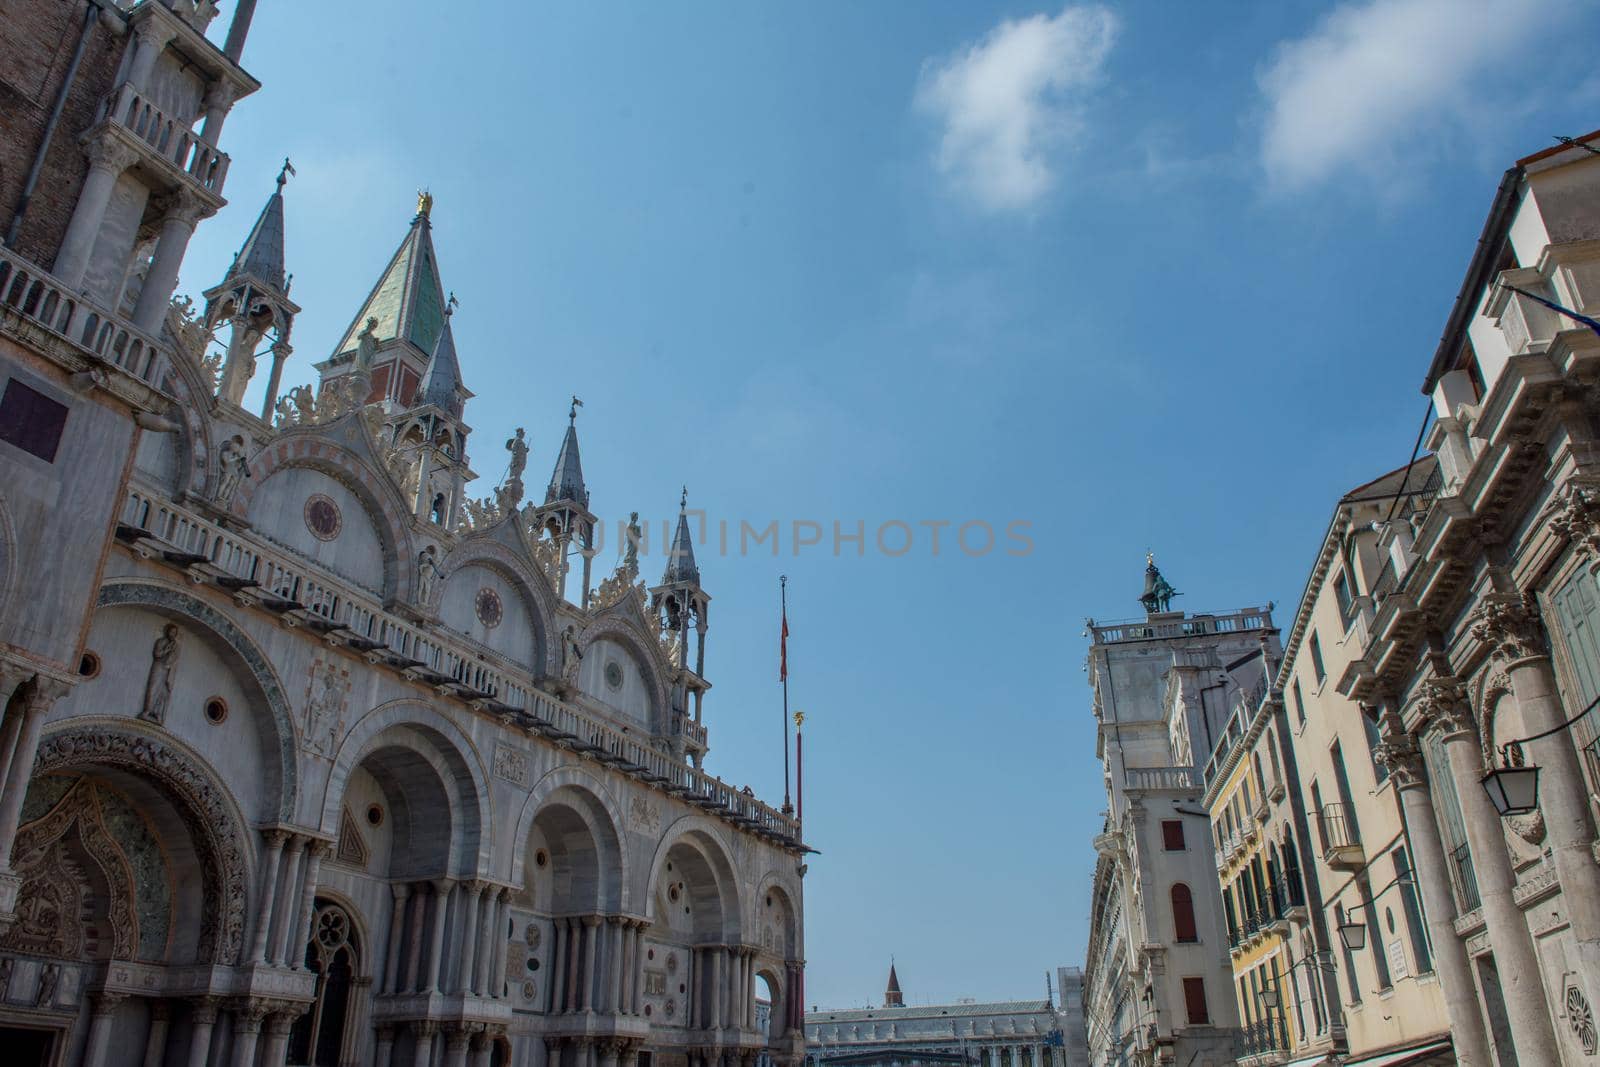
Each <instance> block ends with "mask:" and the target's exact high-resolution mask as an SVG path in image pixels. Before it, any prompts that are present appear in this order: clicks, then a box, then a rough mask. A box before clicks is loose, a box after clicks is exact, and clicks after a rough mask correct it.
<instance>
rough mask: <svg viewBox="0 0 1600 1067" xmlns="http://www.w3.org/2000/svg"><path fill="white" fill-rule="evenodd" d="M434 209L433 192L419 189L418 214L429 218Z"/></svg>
mask: <svg viewBox="0 0 1600 1067" xmlns="http://www.w3.org/2000/svg"><path fill="white" fill-rule="evenodd" d="M432 211H433V194H432V193H430V192H428V190H426V189H418V190H417V214H418V215H421V216H422V217H423V218H427V217H428V216H429V214H431V213H432Z"/></svg>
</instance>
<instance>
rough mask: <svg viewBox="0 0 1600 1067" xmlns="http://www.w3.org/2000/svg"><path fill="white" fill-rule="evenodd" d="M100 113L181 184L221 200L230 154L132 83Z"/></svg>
mask: <svg viewBox="0 0 1600 1067" xmlns="http://www.w3.org/2000/svg"><path fill="white" fill-rule="evenodd" d="M101 109H102V115H101V117H102V118H103V119H105V120H106V121H109V122H112V123H115V124H116V125H118V126H120V127H122V128H123V129H125V130H127V131H128V132H129V133H131V134H133V135H134V137H135V138H137V139H138V140H139V141H142V142H143V143H144V144H145V145H146V146H148V147H149V148H150V149H151V150H152V151H153V152H154V153H155V155H156V156H157V157H158V158H159V159H161V160H162V161H163V162H164V163H167V164H170V166H171V168H172V169H173V170H175V171H176V172H177V173H178V174H180V175H182V179H181V180H183V181H185V182H187V183H189V184H191V185H193V186H195V187H197V188H199V189H201V190H204V191H205V192H207V193H209V194H211V195H212V196H215V197H221V196H222V185H223V182H224V180H226V178H227V176H228V164H229V162H230V160H229V158H228V154H227V153H226V152H223V151H220V150H218V149H217V148H216V147H215V146H213V145H210V144H207V143H206V142H205V141H204V140H202V139H201V138H200V135H199V134H198V133H196V132H195V131H194V130H192V129H190V128H189V126H188V124H187V123H184V122H181V121H179V120H177V119H175V118H173V117H172V116H170V115H168V114H166V113H165V112H163V111H162V110H161V109H160V108H158V107H156V105H155V104H153V103H151V101H150V100H149V99H148V98H146V97H145V96H143V95H142V94H141V93H140V92H139V91H138V90H137V89H135V88H134V86H133V84H132V83H131V82H124V83H123V84H122V85H121V86H120V87H118V88H116V89H113V90H112V91H111V93H110V95H108V96H107V97H106V98H105V100H104V102H103V103H102V105H101Z"/></svg>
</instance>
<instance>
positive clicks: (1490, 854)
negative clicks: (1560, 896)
mask: <svg viewBox="0 0 1600 1067" xmlns="http://www.w3.org/2000/svg"><path fill="white" fill-rule="evenodd" d="M1430 691H1431V692H1432V693H1433V694H1434V696H1433V706H1434V707H1436V708H1437V711H1436V717H1437V718H1438V719H1439V721H1440V723H1441V725H1442V727H1443V729H1444V730H1445V735H1444V740H1445V751H1446V754H1447V755H1448V756H1449V759H1450V772H1451V775H1452V777H1453V778H1454V779H1455V786H1456V795H1457V797H1458V798H1459V799H1460V801H1461V815H1462V821H1463V822H1464V823H1465V824H1466V831H1467V844H1468V846H1469V847H1470V848H1471V850H1472V867H1473V871H1474V873H1475V874H1476V875H1477V880H1478V897H1479V899H1480V900H1482V901H1483V919H1484V923H1485V925H1486V926H1487V927H1488V931H1489V941H1490V943H1491V944H1492V945H1493V946H1494V958H1495V967H1496V969H1497V970H1498V971H1499V974H1500V983H1501V988H1502V990H1503V991H1504V994H1505V1004H1506V1016H1507V1018H1508V1020H1509V1022H1510V1025H1511V1035H1512V1040H1513V1042H1514V1043H1515V1045H1516V1049H1517V1058H1518V1059H1519V1060H1522V1061H1524V1062H1528V1063H1559V1062H1560V1055H1559V1053H1558V1052H1557V1047H1556V1039H1555V1032H1554V1030H1553V1029H1552V1028H1551V1025H1550V1012H1549V1010H1548V1009H1547V1007H1546V1004H1545V992H1544V985H1543V983H1542V982H1541V980H1540V977H1539V975H1540V972H1539V961H1538V956H1537V954H1536V953H1535V952H1534V949H1533V940H1532V938H1531V937H1530V936H1529V934H1528V925H1527V921H1526V919H1525V918H1524V917H1523V914H1522V909H1521V908H1519V907H1518V906H1517V902H1516V900H1515V899H1513V897H1512V888H1513V886H1514V885H1515V884H1516V878H1515V876H1514V875H1513V873H1512V870H1511V857H1510V855H1509V853H1508V852H1507V851H1506V840H1505V831H1504V829H1503V828H1502V826H1501V821H1500V816H1499V814H1498V813H1496V811H1495V810H1494V806H1493V805H1492V804H1490V803H1489V796H1488V794H1487V793H1485V792H1484V791H1483V786H1482V785H1481V784H1479V779H1480V778H1482V777H1483V773H1484V768H1483V758H1482V756H1481V755H1480V754H1479V750H1478V738H1477V723H1476V721H1475V720H1474V718H1473V714H1472V709H1471V707H1470V706H1468V704H1467V701H1466V695H1465V693H1463V692H1462V691H1461V688H1460V686H1459V684H1456V685H1441V684H1440V683H1438V682H1434V683H1430ZM1425 699H1427V698H1425ZM1369 950H1371V951H1376V948H1375V947H1374V948H1371V949H1369Z"/></svg>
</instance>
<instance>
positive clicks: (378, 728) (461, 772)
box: [317, 699, 494, 877]
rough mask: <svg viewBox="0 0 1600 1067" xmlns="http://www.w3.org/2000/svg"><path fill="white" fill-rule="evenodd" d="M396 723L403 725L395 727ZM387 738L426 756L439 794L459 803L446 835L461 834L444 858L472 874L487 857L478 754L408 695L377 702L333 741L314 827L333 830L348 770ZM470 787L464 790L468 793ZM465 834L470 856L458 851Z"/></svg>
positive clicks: (487, 805)
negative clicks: (472, 839) (472, 850)
mask: <svg viewBox="0 0 1600 1067" xmlns="http://www.w3.org/2000/svg"><path fill="white" fill-rule="evenodd" d="M397 727H400V728H403V729H396V728H397ZM380 741H382V742H384V743H385V744H387V743H390V742H393V743H395V744H399V745H401V746H402V747H405V748H409V749H411V750H412V751H414V752H416V753H417V754H418V755H420V756H422V757H423V758H424V759H426V760H428V761H429V762H430V763H431V764H432V765H433V768H434V770H435V772H436V773H438V775H439V777H440V780H441V782H442V783H443V785H444V788H445V794H446V795H447V796H449V797H450V798H451V799H452V800H454V801H457V802H458V803H459V805H460V807H459V810H456V811H452V813H451V832H452V836H454V835H455V834H456V833H460V834H461V835H462V837H461V839H458V840H453V841H452V842H451V848H450V856H449V862H451V863H454V864H456V865H457V867H461V866H462V865H464V864H469V865H470V868H471V869H470V870H455V871H452V872H450V874H451V876H452V877H455V876H457V875H468V876H471V875H475V874H476V873H477V872H478V871H479V870H482V869H483V867H484V865H485V864H486V862H487V861H488V859H489V855H490V845H491V837H492V828H493V826H494V813H493V808H492V797H491V796H490V792H489V777H488V775H487V774H486V773H484V769H483V758H482V755H481V754H480V753H479V752H478V750H477V748H476V747H475V746H474V745H473V743H472V739H471V738H470V737H468V736H467V735H466V734H465V733H463V732H462V730H461V728H460V727H459V726H457V725H456V724H455V723H454V722H452V721H451V720H450V718H449V717H448V716H447V715H442V714H440V713H439V711H438V709H436V708H432V707H429V706H428V705H426V704H420V703H417V702H416V701H414V700H411V699H401V700H394V701H390V702H389V703H387V704H380V705H379V706H377V707H376V708H373V709H372V710H371V711H369V712H367V713H366V714H365V715H363V716H362V717H361V718H360V719H359V720H357V721H356V723H355V725H354V726H352V727H351V728H350V731H349V732H348V733H347V734H345V736H344V739H343V740H342V741H341V742H340V743H339V750H338V752H336V753H335V754H334V757H333V770H332V771H331V772H330V773H329V775H328V784H327V788H326V790H325V792H324V793H323V798H322V811H321V815H320V817H319V819H318V823H317V825H318V827H319V829H320V830H321V831H322V832H323V833H325V834H327V835H329V836H330V837H335V838H336V837H337V836H338V833H339V815H340V811H341V810H342V808H341V805H342V804H343V802H344V795H345V790H346V787H347V785H348V783H349V780H350V773H351V772H352V771H354V770H355V769H356V768H357V767H359V766H360V765H361V761H362V760H363V759H365V758H366V757H367V755H368V754H369V753H370V752H372V751H373V750H374V749H376V748H377V747H379V746H378V742H380ZM469 790H470V792H469ZM469 835H475V836H476V838H477V840H476V854H475V856H473V857H471V859H470V862H469V858H468V857H467V856H464V855H461V854H460V853H461V851H462V848H463V846H464V845H465V844H466V839H467V837H468V836H469Z"/></svg>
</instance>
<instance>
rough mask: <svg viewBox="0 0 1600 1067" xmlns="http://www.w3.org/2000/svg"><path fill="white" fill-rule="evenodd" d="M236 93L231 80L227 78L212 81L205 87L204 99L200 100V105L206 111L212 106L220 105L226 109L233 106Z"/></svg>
mask: <svg viewBox="0 0 1600 1067" xmlns="http://www.w3.org/2000/svg"><path fill="white" fill-rule="evenodd" d="M236 95H237V94H236V91H235V90H234V87H233V83H232V82H230V81H227V80H222V81H214V82H212V83H211V84H210V86H208V87H207V88H206V95H205V99H204V100H203V101H202V106H203V107H204V108H205V109H206V110H207V111H210V110H211V109H212V108H214V107H220V108H222V109H224V110H226V109H228V108H230V107H232V106H233V102H234V99H235V97H236Z"/></svg>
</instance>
